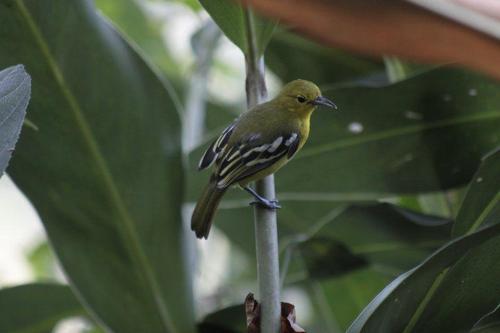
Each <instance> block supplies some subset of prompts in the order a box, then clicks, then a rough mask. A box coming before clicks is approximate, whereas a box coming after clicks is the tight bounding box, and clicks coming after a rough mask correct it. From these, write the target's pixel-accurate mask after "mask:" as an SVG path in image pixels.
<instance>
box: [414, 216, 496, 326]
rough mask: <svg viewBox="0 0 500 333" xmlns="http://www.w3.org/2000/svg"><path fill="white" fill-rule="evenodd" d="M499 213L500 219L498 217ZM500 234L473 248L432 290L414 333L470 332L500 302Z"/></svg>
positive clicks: (418, 318)
mask: <svg viewBox="0 0 500 333" xmlns="http://www.w3.org/2000/svg"><path fill="white" fill-rule="evenodd" d="M498 217H499V216H498V215H497V219H498ZM499 244H500V237H499V236H497V237H494V238H492V239H490V240H488V241H486V242H484V244H482V245H481V246H479V247H477V248H475V249H472V250H471V251H470V252H469V253H467V254H466V256H464V257H463V258H462V259H460V260H459V261H458V262H457V263H456V264H455V265H454V266H452V267H451V268H450V269H449V270H448V271H447V272H446V275H442V276H441V280H440V282H439V283H436V284H434V285H433V287H434V288H435V289H434V290H433V291H429V294H430V295H431V296H432V297H429V298H428V302H424V304H423V306H422V309H423V310H422V311H421V313H418V314H416V315H415V318H416V320H415V326H414V328H413V332H436V333H439V332H457V331H460V330H464V331H469V330H470V329H471V328H472V326H473V325H474V323H476V322H477V321H478V320H479V319H480V318H481V317H482V316H484V315H485V314H486V313H488V312H489V311H491V310H492V309H493V308H494V307H495V306H497V305H498V304H499V303H500V286H499V284H498V277H499V276H500V265H498V262H499V261H500V247H499V246H498V245H499Z"/></svg>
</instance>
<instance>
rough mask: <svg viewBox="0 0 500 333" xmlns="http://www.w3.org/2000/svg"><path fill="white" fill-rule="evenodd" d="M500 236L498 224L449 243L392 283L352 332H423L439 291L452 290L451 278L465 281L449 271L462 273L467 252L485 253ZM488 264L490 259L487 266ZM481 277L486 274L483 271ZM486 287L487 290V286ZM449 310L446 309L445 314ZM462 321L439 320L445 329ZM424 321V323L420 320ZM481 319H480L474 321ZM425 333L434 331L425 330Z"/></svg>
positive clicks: (456, 292) (450, 318) (452, 319)
mask: <svg viewBox="0 0 500 333" xmlns="http://www.w3.org/2000/svg"><path fill="white" fill-rule="evenodd" d="M499 234H500V224H495V225H492V226H489V227H486V228H483V229H481V230H479V231H477V232H474V233H472V234H469V235H467V236H463V237H460V238H457V239H455V240H453V241H451V242H450V243H448V244H446V245H445V246H443V247H442V248H441V249H439V250H438V251H436V252H435V253H434V254H433V255H432V256H430V257H429V258H428V259H427V260H425V261H424V262H423V263H422V264H420V265H419V266H417V267H415V268H414V269H412V270H410V271H408V272H406V273H404V274H402V275H401V276H399V277H398V278H397V279H395V280H394V281H392V282H391V283H390V284H389V285H388V286H387V287H386V288H385V289H384V290H383V291H382V292H380V294H378V295H377V297H375V298H374V299H373V300H372V301H371V303H370V304H369V305H368V306H367V307H366V308H365V309H364V310H363V312H362V313H361V314H360V315H359V316H358V318H356V320H355V321H354V322H353V323H352V325H351V326H350V327H349V330H348V332H350V333H353V332H419V331H418V329H417V327H420V326H419V325H420V324H422V323H423V324H425V322H424V321H423V319H428V318H426V317H422V314H423V313H424V314H425V313H426V311H427V310H429V309H431V308H430V307H427V305H428V304H429V301H431V300H432V299H437V296H438V293H436V290H438V289H439V288H447V287H448V286H447V285H446V284H445V282H447V281H446V279H447V278H449V279H453V280H454V281H455V282H457V281H458V283H460V281H461V280H460V279H461V277H457V276H456V275H455V276H454V275H453V274H450V275H449V276H448V274H447V272H449V271H450V270H451V272H453V271H455V270H460V269H461V267H460V262H461V261H462V260H465V261H468V259H467V258H464V255H465V254H466V253H468V252H469V251H471V250H473V249H477V250H478V251H481V248H482V247H479V248H478V246H479V245H481V244H484V243H485V242H488V241H490V240H491V241H490V242H494V241H498V237H496V236H498V235H499ZM495 237H496V239H497V240H495ZM488 243H489V242H488ZM462 258H464V259H462ZM483 258H484V257H483ZM461 259H462V260H461ZM488 261H489V260H488V259H486V261H485V262H484V264H486V263H487V262H488ZM457 262H458V263H457ZM456 263H457V265H456V266H455V267H453V268H451V269H450V266H453V265H455V264H456ZM489 265H491V263H489ZM470 273H471V274H474V273H473V272H470ZM480 274H482V275H484V273H482V272H480ZM493 276H495V275H493ZM495 277H496V276H495ZM476 286H477V285H476ZM485 288H487V287H486V286H485ZM448 291H449V293H455V294H458V293H459V290H457V289H456V288H453V289H452V288H450V289H449V290H448ZM432 308H434V307H432ZM447 310H448V309H443V311H447ZM458 318H459V317H458V316H457V317H455V316H453V317H446V320H443V317H439V320H440V321H445V323H443V325H445V326H446V325H449V324H451V325H450V326H454V324H453V323H451V322H452V321H454V320H457V319H458ZM421 319H422V321H420V320H421ZM478 319H479V318H476V320H475V321H474V322H476V321H477V320H478ZM474 322H473V323H474ZM473 323H472V324H473ZM416 325H417V326H416ZM464 328H466V327H464ZM469 329H470V327H469ZM452 331H453V330H452ZM420 332H422V331H420ZM425 332H430V331H427V330H425ZM437 332H439V331H437ZM441 332H443V331H441Z"/></svg>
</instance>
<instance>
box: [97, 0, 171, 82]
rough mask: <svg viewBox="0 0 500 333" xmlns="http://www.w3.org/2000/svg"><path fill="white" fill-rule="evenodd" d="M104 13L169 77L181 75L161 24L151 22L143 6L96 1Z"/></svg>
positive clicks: (125, 1)
mask: <svg viewBox="0 0 500 333" xmlns="http://www.w3.org/2000/svg"><path fill="white" fill-rule="evenodd" d="M94 2H95V5H96V7H97V8H98V9H99V10H100V11H102V13H103V14H104V15H106V16H107V17H108V18H109V19H110V20H111V21H112V22H113V24H115V25H116V26H117V27H118V28H119V29H120V30H121V31H122V32H123V33H124V35H126V36H127V37H128V38H130V39H131V40H133V41H134V42H135V43H136V44H137V46H138V47H139V48H140V49H141V50H142V51H143V54H145V56H146V57H147V58H148V59H150V60H151V61H152V62H153V63H154V64H155V65H157V66H158V67H159V68H160V69H162V70H163V71H164V72H165V73H167V74H169V75H179V73H178V72H179V70H178V65H177V64H175V63H174V61H173V59H172V55H171V54H170V50H169V49H168V48H167V45H165V42H164V40H163V37H162V33H161V29H162V25H161V22H157V21H154V20H151V19H150V17H148V15H147V14H146V13H145V11H144V8H143V6H140V5H139V3H138V2H137V1H134V0H121V1H109V0H95V1H94Z"/></svg>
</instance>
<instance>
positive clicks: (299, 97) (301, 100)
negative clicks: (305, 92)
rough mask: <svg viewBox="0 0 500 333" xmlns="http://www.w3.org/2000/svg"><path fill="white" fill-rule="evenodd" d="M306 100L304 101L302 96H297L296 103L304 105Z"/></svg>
mask: <svg viewBox="0 0 500 333" xmlns="http://www.w3.org/2000/svg"><path fill="white" fill-rule="evenodd" d="M306 100H307V99H306V98H305V97H304V96H302V95H299V96H297V101H298V102H299V103H305V102H306Z"/></svg>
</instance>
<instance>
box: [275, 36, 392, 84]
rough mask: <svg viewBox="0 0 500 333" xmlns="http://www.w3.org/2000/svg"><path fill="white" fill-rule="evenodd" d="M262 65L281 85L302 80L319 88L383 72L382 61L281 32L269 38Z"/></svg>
mask: <svg viewBox="0 0 500 333" xmlns="http://www.w3.org/2000/svg"><path fill="white" fill-rule="evenodd" d="M266 65H267V66H268V67H269V68H270V69H271V70H272V71H273V72H274V73H275V74H276V75H278V76H279V77H280V78H281V79H282V80H283V82H289V81H292V80H295V79H305V80H310V81H313V82H314V83H316V84H318V85H319V86H320V87H324V86H330V85H331V84H332V83H339V82H342V81H344V82H345V81H351V80H354V79H359V78H361V77H364V78H365V79H366V76H372V75H376V74H380V73H383V72H384V64H383V62H382V61H377V60H374V59H368V58H364V57H360V56H356V55H352V54H349V53H347V52H344V51H341V50H335V49H332V48H328V47H325V46H322V45H319V44H317V43H315V42H313V41H311V40H308V39H305V38H303V37H300V36H298V35H296V34H293V33H290V32H284V31H280V32H276V33H275V34H274V35H273V38H272V39H271V42H270V43H269V45H268V47H267V50H266ZM381 76H382V79H384V78H385V75H381Z"/></svg>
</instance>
